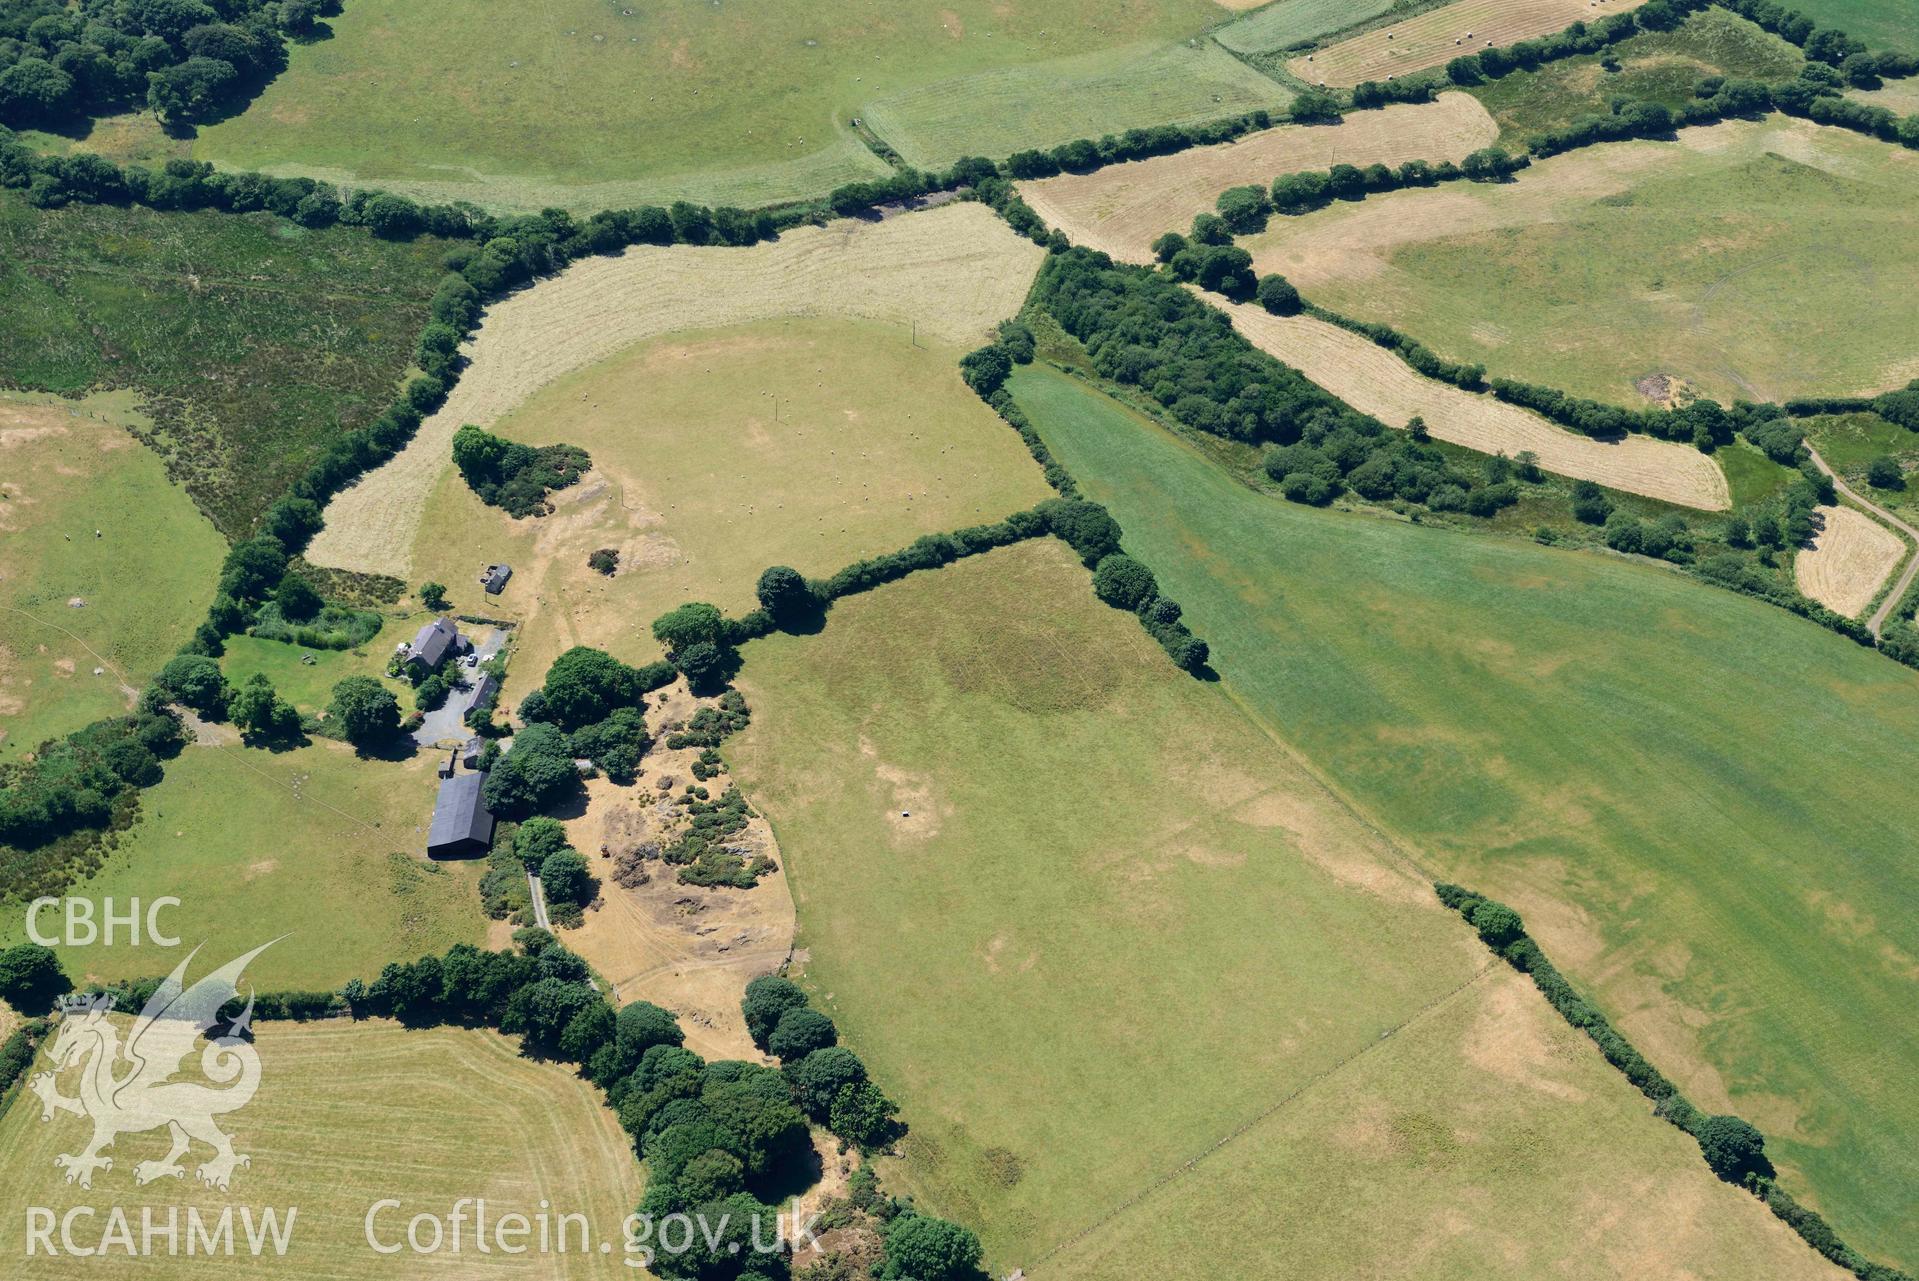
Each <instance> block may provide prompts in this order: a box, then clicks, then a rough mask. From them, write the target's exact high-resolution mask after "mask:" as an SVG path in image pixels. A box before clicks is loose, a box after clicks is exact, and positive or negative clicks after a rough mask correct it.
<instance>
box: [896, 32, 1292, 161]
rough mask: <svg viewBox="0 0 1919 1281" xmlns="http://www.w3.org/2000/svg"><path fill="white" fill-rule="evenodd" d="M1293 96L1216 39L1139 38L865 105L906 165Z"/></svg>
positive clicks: (1195, 118)
mask: <svg viewBox="0 0 1919 1281" xmlns="http://www.w3.org/2000/svg"><path fill="white" fill-rule="evenodd" d="M1292 99H1293V94H1292V91H1291V90H1290V89H1287V88H1285V87H1283V86H1282V85H1280V84H1278V83H1277V82H1275V81H1273V80H1272V79H1270V78H1269V77H1267V76H1265V75H1262V74H1261V73H1260V72H1258V71H1255V70H1253V69H1252V68H1251V67H1248V66H1247V65H1246V64H1245V63H1243V62H1241V61H1240V60H1239V59H1237V58H1235V57H1233V56H1232V55H1231V54H1229V53H1226V52H1225V51H1224V50H1221V49H1219V48H1217V47H1215V46H1214V45H1213V44H1212V43H1211V42H1210V41H1201V42H1193V43H1190V44H1172V45H1165V44H1155V43H1145V44H1138V45H1131V46H1127V47H1125V48H1120V49H1114V50H1110V51H1101V52H1098V53H1090V54H1082V55H1079V56H1076V57H1071V58H1062V59H1058V60H1056V61H1048V62H1042V63H1036V64H1033V65H1030V66H1021V67H1006V68H1000V69H996V70H993V71H988V72H980V73H975V74H972V75H965V76H957V77H954V78H953V79H951V80H941V81H938V82H935V83H933V84H929V85H924V86H916V87H914V88H912V89H907V90H904V91H902V92H900V93H897V94H893V95H891V96H889V97H886V98H881V99H879V100H877V101H874V102H872V103H870V104H868V105H867V107H866V108H865V119H866V122H867V123H868V124H869V125H871V126H872V127H873V128H874V129H875V130H877V131H878V133H879V135H880V136H881V137H882V138H884V139H886V141H887V142H889V143H891V144H892V145H893V146H894V147H895V148H897V149H898V151H899V153H900V155H901V156H902V157H904V158H905V160H906V161H907V163H909V164H913V165H918V166H921V167H929V168H930V167H939V166H942V165H949V164H951V163H952V162H953V161H955V160H957V159H959V158H960V157H961V156H964V155H981V154H983V155H987V156H992V157H995V158H998V157H1002V156H1006V155H1010V154H1011V153H1012V152H1014V151H1017V150H1019V149H1020V148H1022V147H1033V146H1038V147H1049V146H1057V145H1058V144H1060V143H1062V142H1071V141H1072V140H1073V139H1075V138H1098V137H1100V136H1102V135H1104V134H1109V133H1122V132H1124V131H1126V130H1128V129H1135V128H1144V127H1147V126H1150V125H1158V124H1194V123H1197V122H1199V121H1202V120H1214V119H1218V118H1219V117H1221V116H1229V115H1237V114H1239V113H1241V112H1246V111H1252V110H1254V109H1256V108H1260V107H1264V108H1267V109H1269V110H1277V109H1279V108H1281V107H1284V106H1285V105H1286V104H1287V103H1289V102H1291V101H1292Z"/></svg>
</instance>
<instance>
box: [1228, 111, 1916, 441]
mask: <svg viewBox="0 0 1919 1281" xmlns="http://www.w3.org/2000/svg"><path fill="white" fill-rule="evenodd" d="M1915 210H1919V159H1914V158H1912V157H1911V156H1909V155H1908V154H1907V153H1904V152H1900V151H1897V150H1894V149H1889V148H1887V147H1886V146H1885V145H1884V144H1883V143H1880V142H1877V141H1875V140H1873V139H1870V138H1862V137H1859V136H1856V135H1853V134H1848V133H1845V132H1842V131H1840V130H1836V129H1825V128H1821V127H1819V126H1817V125H1811V124H1808V123H1805V122H1803V121H1786V120H1784V119H1782V118H1779V117H1773V118H1770V119H1768V120H1766V121H1762V122H1751V121H1733V122H1728V123H1726V124H1721V125H1714V126H1711V127H1709V128H1705V129H1689V130H1686V131H1685V133H1684V134H1683V135H1682V136H1681V139H1680V141H1679V143H1678V144H1677V145H1675V144H1673V143H1670V142H1632V143H1621V144H1605V145H1602V146H1598V147H1588V148H1585V149H1583V150H1580V151H1575V152H1570V153H1568V154H1566V155H1563V156H1555V157H1553V158H1551V159H1549V160H1545V161H1542V162H1540V163H1538V164H1535V165H1534V166H1533V167H1532V168H1531V169H1528V170H1526V171H1525V172H1523V173H1521V174H1520V175H1519V176H1518V178H1517V180H1516V181H1514V182H1512V183H1508V184H1503V185H1497V186H1477V185H1471V186H1468V185H1457V184H1456V185H1454V186H1451V187H1448V188H1443V189H1438V190H1432V191H1426V192H1413V193H1395V194H1392V195H1388V196H1384V197H1374V198H1372V199H1369V200H1367V201H1364V202H1362V203H1360V204H1359V205H1356V206H1355V205H1342V206H1339V207H1336V208H1332V209H1328V210H1322V211H1319V212H1317V213H1313V214H1308V215H1306V216H1304V217H1302V218H1297V219H1286V220H1279V221H1277V222H1276V224H1275V226H1274V228H1273V229H1271V230H1269V231H1267V232H1266V233H1265V234H1264V235H1263V236H1261V237H1258V238H1256V239H1255V240H1254V241H1252V242H1251V243H1250V245H1249V247H1251V248H1252V249H1253V250H1254V253H1255V257H1256V258H1258V259H1259V260H1260V264H1261V268H1262V270H1264V269H1272V270H1278V271H1281V272H1283V273H1287V274H1288V275H1292V274H1294V272H1293V271H1289V268H1292V267H1294V265H1295V263H1296V262H1298V263H1299V267H1300V269H1302V270H1303V271H1304V272H1305V273H1306V274H1307V275H1308V276H1309V277H1313V278H1311V279H1310V281H1308V280H1301V281H1299V283H1300V287H1301V289H1302V291H1304V292H1306V293H1307V294H1308V296H1309V297H1311V298H1313V299H1314V300H1315V301H1316V302H1319V303H1321V304H1323V305H1325V306H1328V307H1331V308H1333V309H1335V310H1337V311H1341V312H1344V313H1346V314H1348V315H1354V316H1358V317H1360V318H1362V319H1367V320H1375V321H1386V322H1388V323H1390V324H1392V325H1394V326H1396V327H1398V328H1399V329H1401V330H1403V331H1404V332H1407V333H1410V334H1412V335H1414V336H1416V337H1418V338H1419V339H1420V340H1421V341H1423V342H1425V343H1427V344H1429V345H1431V346H1432V347H1433V348H1434V349H1435V350H1437V351H1439V352H1441V353H1442V354H1444V355H1446V356H1447V357H1450V358H1452V359H1456V360H1469V361H1479V362H1483V363H1484V364H1485V365H1486V366H1487V367H1488V369H1489V371H1490V372H1491V373H1492V374H1494V375H1503V376H1506V377H1512V378H1521V379H1525V380H1528V381H1531V382H1537V383H1544V384H1546V385H1548V386H1553V387H1559V388H1563V389H1564V390H1566V391H1569V392H1573V393H1576V394H1579V395H1584V396H1591V397H1593V398H1595V399H1599V400H1606V401H1611V402H1614V403H1618V404H1628V405H1630V404H1644V403H1645V400H1644V397H1643V396H1642V394H1641V393H1640V392H1639V390H1638V389H1637V387H1636V386H1635V384H1636V383H1637V382H1638V380H1640V379H1642V378H1646V377H1648V376H1651V375H1657V374H1665V375H1668V376H1671V377H1676V378H1678V379H1681V380H1682V381H1683V382H1685V383H1686V384H1689V385H1691V386H1692V387H1693V388H1695V389H1696V390H1697V391H1698V392H1699V393H1700V394H1703V395H1708V396H1712V397H1715V398H1717V399H1719V400H1720V401H1722V402H1730V401H1731V400H1733V399H1735V398H1741V397H1743V398H1745V399H1748V400H1769V399H1782V398H1785V397H1788V396H1794V395H1810V394H1850V393H1855V392H1863V393H1869V392H1873V391H1884V390H1886V389H1888V388H1890V387H1896V386H1900V385H1902V384H1903V383H1904V382H1905V381H1906V380H1907V379H1908V378H1910V377H1911V373H1910V372H1909V371H1910V370H1911V367H1912V358H1913V341H1912V334H1913V333H1914V332H1919V258H1916V257H1914V255H1912V254H1911V253H1910V252H1908V247H1909V245H1910V243H1911V240H1912V236H1913V231H1914V227H1915V218H1916V217H1919V215H1916V214H1915ZM1309 244H1310V245H1311V246H1312V250H1311V256H1312V257H1313V258H1314V259H1316V260H1317V261H1319V262H1321V263H1331V262H1337V264H1338V265H1337V267H1336V268H1333V267H1329V268H1328V269H1327V271H1326V273H1325V276H1324V278H1318V277H1316V276H1313V273H1314V268H1313V267H1312V265H1311V263H1310V262H1305V261H1303V260H1302V259H1301V255H1304V254H1306V253H1307V250H1306V246H1307V245H1309ZM1328 255H1337V257H1336V258H1329V257H1328ZM1837 316H1872V317H1874V323H1872V324H1870V325H1842V324H1835V323H1833V318H1834V317H1837Z"/></svg>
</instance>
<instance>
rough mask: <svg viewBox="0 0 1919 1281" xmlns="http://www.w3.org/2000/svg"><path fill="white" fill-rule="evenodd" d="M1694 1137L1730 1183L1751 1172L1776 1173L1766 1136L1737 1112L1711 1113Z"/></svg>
mask: <svg viewBox="0 0 1919 1281" xmlns="http://www.w3.org/2000/svg"><path fill="white" fill-rule="evenodd" d="M1693 1137H1694V1138H1695V1139H1697V1140H1699V1152H1700V1154H1701V1155H1702V1156H1704V1157H1705V1158H1706V1164H1707V1165H1709V1166H1711V1167H1712V1172H1713V1173H1714V1174H1717V1175H1718V1176H1719V1177H1720V1178H1722V1179H1724V1180H1725V1181H1726V1182H1728V1183H1738V1182H1741V1181H1742V1180H1743V1179H1744V1178H1745V1177H1746V1176H1747V1175H1748V1174H1765V1175H1770V1174H1771V1173H1772V1162H1771V1161H1769V1160H1768V1159H1767V1158H1766V1136H1765V1135H1763V1134H1761V1133H1760V1132H1759V1131H1758V1130H1756V1129H1754V1128H1753V1127H1752V1126H1751V1125H1749V1124H1748V1123H1747V1122H1745V1121H1742V1120H1740V1119H1739V1118H1738V1117H1736V1116H1709V1117H1707V1118H1706V1119H1705V1120H1703V1121H1701V1122H1700V1123H1699V1128H1698V1129H1697V1130H1696V1131H1694V1132H1693Z"/></svg>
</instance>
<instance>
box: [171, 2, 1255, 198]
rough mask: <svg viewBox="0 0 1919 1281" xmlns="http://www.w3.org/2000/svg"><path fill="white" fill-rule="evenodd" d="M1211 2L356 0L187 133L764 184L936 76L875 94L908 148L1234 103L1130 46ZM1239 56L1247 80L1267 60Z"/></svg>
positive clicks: (386, 155) (1184, 21) (239, 161)
mask: <svg viewBox="0 0 1919 1281" xmlns="http://www.w3.org/2000/svg"><path fill="white" fill-rule="evenodd" d="M1226 16H1228V15H1227V14H1226V12H1225V10H1223V9H1221V8H1219V7H1218V6H1217V5H1215V4H1212V3H1211V2H1210V0H1169V2H1168V3H1164V4H1155V5H1131V6H1124V7H1120V8H1114V7H1113V6H1109V5H1101V4H1096V3H1093V2H1092V0H1070V2H1069V3H1066V4H1055V5H1047V6H1032V5H1020V6H1010V5H1002V4H995V3H992V0H950V3H948V4H946V5H945V6H944V7H941V8H938V9H933V8H921V9H917V10H899V9H893V8H888V7H884V6H881V5H878V4H877V3H874V2H873V0H867V2H866V3H861V2H860V0H828V2H827V3H822V4H813V5H786V6H779V7H776V8H773V9H764V8H763V9H760V10H755V11H752V12H748V11H745V10H740V11H735V10H734V9H733V8H731V7H722V6H720V5H717V4H699V5H695V4H684V5H669V6H660V5H651V6H643V5H638V4H624V3H618V2H614V0H554V2H553V3H549V4H546V5H542V6H539V7H538V8H536V9H529V8H527V7H526V6H524V5H520V4H516V3H513V2H512V0H469V2H468V3H463V4H458V5H455V4H453V3H451V2H450V0H437V2H434V3H402V2H401V0H366V2H365V3H361V4H353V5H349V6H348V7H347V8H346V10H345V11H344V12H343V13H341V14H340V15H339V16H337V17H335V18H333V19H331V20H330V26H331V28H332V33H333V34H332V37H331V38H330V39H326V40H321V41H315V42H312V43H309V44H304V45H299V46H295V47H294V49H293V50H292V57H293V61H292V66H291V67H290V69H289V70H288V71H287V72H286V73H285V74H284V75H282V76H281V77H280V78H279V79H278V80H277V81H276V82H275V83H274V84H272V85H271V86H269V88H268V89H267V90H266V92H265V93H263V94H262V95H261V96H260V98H259V99H258V100H257V101H256V102H255V103H254V104H253V106H252V107H251V108H250V109H249V110H248V111H246V112H245V113H244V114H242V115H240V116H238V117H235V118H233V119H231V120H228V121H225V122H223V123H220V124H217V125H213V126H211V127H209V128H207V129H205V130H203V131H202V133H201V136H200V138H199V140H198V142H197V143H196V145H195V154H196V155H197V156H199V157H200V158H202V159H207V160H212V161H215V162H216V163H218V164H219V165H220V166H221V167H222V168H261V169H268V170H272V171H276V172H278V171H298V172H303V173H312V174H315V175H316V176H321V175H323V176H332V177H337V178H339V179H341V180H343V181H344V180H349V179H350V180H352V181H355V182H360V183H374V184H378V185H381V186H386V187H389V188H392V189H395V190H402V191H408V192H411V193H414V194H416V195H420V196H425V197H430V198H434V199H456V198H457V199H471V200H476V201H479V202H481V203H484V204H488V205H494V206H502V207H511V208H524V209H538V208H540V207H541V206H543V205H555V204H557V205H564V206H567V207H571V208H604V207H607V206H617V205H631V204H635V203H638V202H640V201H642V200H654V201H660V200H668V199H678V198H681V197H685V198H691V199H697V200H704V201H708V202H711V203H727V204H742V205H755V204H764V203H767V202H771V201H776V200H786V199H793V198H797V197H805V196H814V195H821V194H824V193H825V192H826V191H828V190H830V189H831V188H833V187H835V186H838V185H839V184H841V183H844V182H849V181H853V180H856V179H859V178H866V177H872V176H875V175H880V174H884V173H885V172H886V166H885V165H884V164H883V163H881V161H880V160H879V159H878V158H877V157H876V156H874V155H873V154H872V153H871V152H870V151H868V150H867V149H866V147H865V146H864V145H862V144H861V142H860V141H859V139H858V137H857V136H856V135H855V133H854V131H853V128H852V124H851V122H852V120H853V118H854V117H856V116H858V115H860V114H861V113H862V111H864V110H865V109H866V108H867V107H868V106H870V105H875V104H878V103H881V102H882V101H884V100H887V99H890V98H892V97H893V96H894V95H898V94H904V93H907V92H908V91H912V90H918V89H922V88H923V87H925V86H929V85H939V86H942V87H941V88H939V89H938V90H937V91H935V92H934V93H933V94H932V95H931V96H930V97H927V96H919V97H915V98H914V99H912V100H911V102H910V103H908V104H903V105H896V106H894V107H893V108H891V109H890V110H891V113H892V115H891V118H893V119H895V120H896V121H897V122H899V123H900V124H902V125H903V126H905V127H906V129H907V132H906V133H904V134H902V135H901V136H898V137H894V136H892V135H890V134H889V135H888V136H887V140H888V141H889V142H891V143H892V144H893V145H895V146H897V147H899V148H900V149H901V150H902V151H903V152H905V153H907V154H909V155H913V154H939V153H941V152H942V151H943V149H946V148H958V149H959V151H974V152H979V151H986V152H989V153H993V152H995V151H1011V150H1014V149H1015V148H1016V147H1018V146H1021V145H1026V144H1027V143H1028V142H1031V141H1039V140H1041V139H1039V138H1037V137H1035V138H1028V137H1027V136H1026V134H1025V133H1023V132H1022V131H1023V130H1024V129H1026V128H1028V127H1039V128H1050V126H1051V122H1052V119H1053V118H1054V117H1053V114H1052V113H1059V115H1060V116H1062V117H1067V118H1075V119H1077V118H1080V117H1089V118H1090V116H1091V113H1094V112H1097V113H1099V116H1100V118H1101V119H1104V120H1106V121H1107V122H1108V124H1107V127H1109V128H1113V127H1123V124H1150V123H1154V122H1155V121H1157V120H1159V119H1163V118H1170V117H1172V116H1175V115H1179V116H1192V115H1205V114H1215V115H1225V114H1228V113H1230V112H1231V111H1233V110H1237V109H1239V108H1237V107H1235V106H1232V105H1230V104H1225V105H1223V104H1222V103H1220V102H1216V101H1215V100H1214V97H1213V95H1214V94H1216V93H1220V92H1222V86H1223V85H1225V84H1226V83H1227V73H1226V70H1225V69H1224V68H1223V67H1219V66H1217V65H1212V66H1211V71H1210V75H1209V76H1194V75H1193V74H1192V72H1193V71H1194V69H1195V67H1197V66H1200V65H1202V64H1201V63H1200V62H1199V61H1197V60H1194V59H1184V58H1170V57H1165V56H1159V55H1153V56H1144V57H1143V56H1142V55H1143V54H1145V53H1146V51H1147V50H1149V49H1162V48H1164V47H1166V46H1168V45H1172V44H1175V43H1178V42H1181V41H1184V40H1186V39H1188V38H1189V37H1193V36H1197V35H1199V34H1200V33H1202V32H1204V31H1205V30H1206V29H1207V28H1208V27H1209V26H1211V25H1212V24H1214V23H1216V22H1219V21H1221V20H1222V19H1224V18H1225V17H1226ZM1207 65H1211V64H1207ZM1241 70H1242V71H1243V72H1244V76H1243V77H1242V78H1240V79H1238V80H1236V81H1233V83H1234V84H1236V85H1237V86H1238V89H1239V92H1240V93H1242V94H1249V93H1250V92H1251V89H1252V87H1253V86H1254V85H1255V84H1256V83H1257V82H1258V81H1260V80H1261V78H1260V77H1258V76H1257V74H1256V73H1253V72H1251V71H1249V70H1245V69H1243V68H1242V69H1241ZM1263 91H1264V92H1265V93H1267V95H1268V96H1269V97H1272V96H1277V97H1278V99H1279V100H1280V101H1284V91H1283V90H1281V89H1280V88H1279V87H1278V86H1277V85H1275V84H1271V83H1270V82H1267V83H1266V84H1265V85H1264V86H1263ZM1129 113H1130V115H1131V116H1132V117H1134V118H1129V119H1123V123H1122V124H1114V123H1113V122H1114V121H1122V118H1124V117H1127V116H1128V115H1129ZM967 121H971V122H974V123H973V124H971V125H969V124H967V123H965V122H967ZM1095 132H1100V130H1095ZM1051 140H1052V141H1064V139H1061V138H1053V139H1051ZM954 154H958V152H955V153H954Z"/></svg>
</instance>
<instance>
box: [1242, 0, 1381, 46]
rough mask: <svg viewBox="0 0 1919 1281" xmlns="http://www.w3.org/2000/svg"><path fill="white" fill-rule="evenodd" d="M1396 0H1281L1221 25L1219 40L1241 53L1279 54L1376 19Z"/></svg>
mask: <svg viewBox="0 0 1919 1281" xmlns="http://www.w3.org/2000/svg"><path fill="white" fill-rule="evenodd" d="M1393 2H1394V0H1280V3H1278V4H1270V5H1267V6H1266V7H1265V8H1263V9H1261V10H1259V11H1258V12H1257V13H1249V14H1247V15H1246V16H1245V17H1243V18H1238V19H1236V20H1234V21H1233V22H1232V23H1230V24H1228V25H1227V26H1224V27H1221V28H1220V30H1219V33H1218V36H1217V38H1218V40H1219V42H1220V43H1221V44H1223V45H1225V46H1226V47H1227V48H1228V49H1232V50H1234V51H1235V52H1238V53H1277V52H1279V51H1280V50H1282V49H1285V48H1286V47H1287V46H1289V45H1294V44H1298V43H1299V42H1300V41H1302V40H1316V39H1318V38H1319V37H1321V36H1325V35H1330V34H1332V33H1333V32H1335V31H1341V30H1344V29H1345V28H1347V27H1350V26H1352V25H1353V24H1354V23H1358V22H1364V21H1366V20H1367V19H1368V18H1376V17H1378V16H1379V15H1380V14H1382V13H1385V12H1386V11H1387V10H1388V9H1390V8H1392V7H1393Z"/></svg>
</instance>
